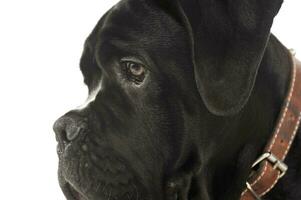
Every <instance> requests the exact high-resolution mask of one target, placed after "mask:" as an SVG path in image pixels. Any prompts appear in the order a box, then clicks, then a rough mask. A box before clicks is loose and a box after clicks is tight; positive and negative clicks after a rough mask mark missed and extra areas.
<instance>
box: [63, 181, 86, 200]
mask: <svg viewBox="0 0 301 200" xmlns="http://www.w3.org/2000/svg"><path fill="white" fill-rule="evenodd" d="M65 187H66V190H67V191H68V193H69V194H68V195H69V197H71V198H72V199H68V200H86V198H85V197H84V195H83V194H81V193H80V192H79V191H78V190H77V189H76V188H75V187H73V186H72V184H71V183H70V182H68V181H67V182H66V184H65Z"/></svg>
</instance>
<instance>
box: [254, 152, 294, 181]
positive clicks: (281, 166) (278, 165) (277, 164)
mask: <svg viewBox="0 0 301 200" xmlns="http://www.w3.org/2000/svg"><path fill="white" fill-rule="evenodd" d="M265 160H267V161H269V162H270V163H271V164H273V165H274V166H273V168H274V169H277V170H279V172H280V175H279V178H281V177H283V176H284V175H285V173H286V172H287V170H288V166H287V165H286V164H285V163H284V162H283V161H282V160H280V159H279V158H277V157H276V156H275V155H274V154H272V153H264V154H262V155H261V156H260V157H259V158H258V159H257V160H256V161H255V162H254V164H253V165H252V168H254V167H256V166H257V165H259V164H260V163H261V162H263V161H265Z"/></svg>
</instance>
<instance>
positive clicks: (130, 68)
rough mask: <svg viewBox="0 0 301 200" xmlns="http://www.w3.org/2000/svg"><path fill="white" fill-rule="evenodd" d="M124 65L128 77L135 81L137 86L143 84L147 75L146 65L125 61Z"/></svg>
mask: <svg viewBox="0 0 301 200" xmlns="http://www.w3.org/2000/svg"><path fill="white" fill-rule="evenodd" d="M122 65H123V67H124V69H125V72H126V76H127V78H128V79H129V80H130V81H133V82H134V83H136V84H139V83H141V82H143V80H144V78H145V73H146V69H145V67H144V65H142V64H140V63H135V62H131V61H125V62H123V63H122Z"/></svg>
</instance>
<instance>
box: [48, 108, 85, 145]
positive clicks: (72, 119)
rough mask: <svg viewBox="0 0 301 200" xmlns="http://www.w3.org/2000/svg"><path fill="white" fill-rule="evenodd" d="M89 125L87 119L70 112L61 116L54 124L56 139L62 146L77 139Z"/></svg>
mask: <svg viewBox="0 0 301 200" xmlns="http://www.w3.org/2000/svg"><path fill="white" fill-rule="evenodd" d="M86 129H87V125H86V122H85V119H84V118H82V117H80V116H78V115H76V114H74V113H68V114H66V115H64V116H62V117H61V118H59V119H58V120H57V121H56V122H55V123H54V125H53V130H54V132H55V134H56V139H57V141H58V143H59V145H60V146H61V148H60V149H61V150H62V147H64V146H66V145H67V144H68V143H70V142H72V141H74V140H76V139H77V138H78V137H79V136H80V134H81V133H85V132H86V131H85V130H86Z"/></svg>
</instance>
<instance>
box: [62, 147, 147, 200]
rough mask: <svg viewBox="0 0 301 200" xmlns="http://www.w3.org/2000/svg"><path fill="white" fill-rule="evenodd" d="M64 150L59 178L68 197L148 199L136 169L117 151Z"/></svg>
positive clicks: (80, 199) (70, 199)
mask: <svg viewBox="0 0 301 200" xmlns="http://www.w3.org/2000/svg"><path fill="white" fill-rule="evenodd" d="M65 153H66V154H65V155H61V156H60V163H59V181H60V186H61V188H62V190H63V192H64V194H65V196H66V198H67V199H68V200H102V199H104V200H106V199H114V200H123V199H124V200H125V199H126V200H128V199H139V200H141V199H148V198H147V197H146V194H147V193H146V192H145V189H144V187H143V186H142V184H141V183H139V181H137V180H138V179H137V176H136V175H135V173H133V171H132V170H131V169H130V167H127V166H126V164H125V162H124V161H122V160H121V159H120V158H119V157H117V156H116V155H115V156H112V155H110V156H108V155H105V154H100V155H89V156H87V155H83V154H81V153H79V152H77V153H76V152H75V151H72V153H71V152H65Z"/></svg>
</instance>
